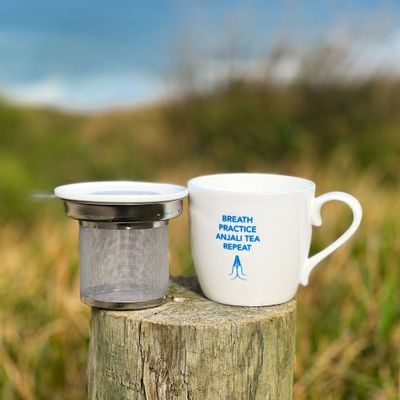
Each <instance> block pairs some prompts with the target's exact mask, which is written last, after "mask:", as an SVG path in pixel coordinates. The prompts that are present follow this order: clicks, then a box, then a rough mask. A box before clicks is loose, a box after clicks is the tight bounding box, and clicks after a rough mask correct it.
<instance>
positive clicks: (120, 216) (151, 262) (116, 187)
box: [55, 181, 187, 310]
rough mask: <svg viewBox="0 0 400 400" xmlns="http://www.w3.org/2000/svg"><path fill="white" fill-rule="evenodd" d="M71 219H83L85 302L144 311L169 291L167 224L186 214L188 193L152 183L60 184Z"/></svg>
mask: <svg viewBox="0 0 400 400" xmlns="http://www.w3.org/2000/svg"><path fill="white" fill-rule="evenodd" d="M55 195H56V196H57V197H59V198H61V199H63V200H64V203H65V209H66V213H67V215H68V216H69V217H71V218H74V219H77V220H79V225H80V226H79V243H80V290H81V299H82V301H83V302H84V303H85V304H88V305H90V306H93V307H99V308H107V309H125V310H127V309H140V308H147V307H154V306H157V305H159V304H162V303H163V302H164V300H165V298H166V295H167V290H168V277H169V273H168V220H169V219H171V218H175V217H177V216H179V215H180V214H181V212H182V205H183V198H185V197H186V196H187V189H186V188H184V187H181V186H176V185H169V184H161V183H148V182H126V181H117V182H87V183H75V184H71V185H65V186H59V187H57V188H56V189H55Z"/></svg>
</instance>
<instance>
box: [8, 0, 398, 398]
mask: <svg viewBox="0 0 400 400" xmlns="http://www.w3.org/2000/svg"><path fill="white" fill-rule="evenodd" d="M0 96H1V100H0V243H1V246H2V250H1V266H0V398H2V399H7V400H8V399H10V400H13V399H24V400H27V399H85V398H86V393H85V368H86V356H87V346H88V337H89V317H90V310H89V308H88V307H86V306H84V305H83V304H81V303H80V300H79V281H78V271H79V265H78V251H77V250H78V227H77V224H76V223H75V222H74V221H71V220H69V219H68V218H67V217H65V215H64V212H63V208H62V204H61V202H60V201H57V200H54V199H45V198H42V199H38V198H37V197H32V194H35V193H36V194H41V193H42V194H43V193H44V194H46V193H51V192H52V190H53V188H54V187H55V186H57V185H60V184H65V183H69V182H76V181H88V180H104V179H131V180H151V181H165V182H171V183H181V184H185V183H186V181H187V180H188V178H190V177H193V176H196V175H200V174H205V173H212V172H223V171H257V172H275V173H283V174H293V175H299V176H303V177H307V178H309V179H312V180H314V181H315V182H317V191H318V192H317V194H321V193H323V192H326V191H331V190H342V191H348V192H350V193H352V194H353V195H354V196H356V197H357V198H358V199H359V200H360V202H361V203H362V205H363V207H364V220H363V223H362V226H361V228H360V231H359V232H358V233H357V234H356V235H355V236H354V238H352V239H351V241H350V242H349V243H347V244H346V245H345V246H344V247H342V248H341V249H340V250H339V251H337V252H336V253H334V254H333V255H332V256H330V257H329V258H328V259H327V260H326V261H324V262H323V263H321V265H320V266H319V267H318V268H316V270H315V271H314V272H313V274H312V277H311V282H310V285H309V286H308V287H307V288H302V289H300V291H299V293H298V296H297V299H298V329H297V356H296V371H295V388H294V392H295V398H296V399H321V398H323V399H377V400H380V399H397V398H399V397H400V392H399V362H400V353H399V349H400V346H399V344H400V323H399V321H400V295H399V287H400V268H399V259H400V258H399V257H400V240H399V237H400V213H399V205H400V193H399V168H400V3H398V2H396V1H381V2H380V1H373V0H352V1H319V2H313V1H308V0H307V1H303V2H296V1H286V0H284V1H281V2H266V1H261V0H260V1H236V0H231V1H227V0H221V1H219V2H212V1H203V2H195V1H192V0H188V1H185V2H183V1H169V2H167V1H165V2H164V1H155V0H154V1H135V2H130V1H126V0H118V1H113V2H110V1H93V0H79V1H78V0H70V1H68V2H55V1H49V0H36V1H35V2H32V1H29V0H15V1H14V2H1V3H0ZM39 197H40V196H39ZM323 220H324V224H323V226H322V227H321V228H318V229H314V236H313V244H312V252H315V251H317V250H319V249H321V248H323V247H324V246H326V245H327V244H328V243H330V242H331V241H333V240H334V239H335V238H336V237H338V236H339V235H340V234H341V232H343V231H344V229H345V228H346V227H347V226H348V225H349V223H350V221H351V215H350V211H349V210H347V209H345V208H344V207H342V206H341V205H337V204H329V205H327V206H325V208H324V210H323ZM170 270H171V274H173V275H178V274H191V273H193V265H192V261H191V256H190V251H189V246H188V229H187V210H186V211H185V215H184V216H182V218H179V219H177V220H175V221H173V222H172V223H171V224H170Z"/></svg>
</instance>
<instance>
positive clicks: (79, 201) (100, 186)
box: [54, 181, 188, 222]
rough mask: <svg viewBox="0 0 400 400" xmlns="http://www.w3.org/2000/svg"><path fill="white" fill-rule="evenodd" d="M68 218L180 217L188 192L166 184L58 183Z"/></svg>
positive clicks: (57, 192)
mask: <svg viewBox="0 0 400 400" xmlns="http://www.w3.org/2000/svg"><path fill="white" fill-rule="evenodd" d="M54 194H55V195H56V196H57V197H59V198H60V199H62V200H64V202H65V210H66V213H67V215H68V216H69V217H71V218H74V219H78V220H82V221H99V222H141V221H165V220H168V219H172V218H175V217H177V216H179V215H180V214H181V212H182V201H183V199H184V198H185V197H186V196H187V194H188V191H187V189H186V188H185V187H183V186H178V185H171V184H165V183H150V182H134V181H104V182H84V183H74V184H70V185H64V186H58V187H57V188H55V190H54Z"/></svg>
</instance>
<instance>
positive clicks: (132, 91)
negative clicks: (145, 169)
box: [0, 0, 400, 110]
mask: <svg viewBox="0 0 400 400" xmlns="http://www.w3.org/2000/svg"><path fill="white" fill-rule="evenodd" d="M333 39H334V40H342V41H344V42H346V41H349V40H351V41H352V43H356V44H357V46H359V47H358V48H359V49H361V50H358V51H361V53H362V52H363V51H364V53H363V54H361V57H360V59H361V60H363V57H364V58H365V57H367V58H368V59H370V56H371V53H372V58H374V60H375V61H373V62H378V63H379V62H382V59H385V60H386V61H385V62H392V61H387V59H391V58H395V56H397V55H398V56H399V57H398V58H399V59H400V2H398V1H397V2H394V1H384V2H378V1H371V0H353V1H310V0H304V1H301V2H299V1H279V2H277V1H266V0H264V1H261V0H255V1H238V0H229V1H228V0H219V1H193V0H186V1H183V0H181V1H178V0H175V1H167V0H165V1H155V0H153V1H151V0H148V1H143V0H136V1H131V0H113V1H110V0H108V1H105V0H69V1H67V2H60V1H54V0H52V1H50V0H35V1H31V0H14V1H13V2H11V1H9V2H6V1H5V2H1V3H0V94H2V95H3V96H5V97H8V98H10V99H12V100H14V101H17V102H22V103H33V104H48V105H53V106H57V107H61V108H70V109H77V110H97V109H104V108H112V107H118V106H122V105H131V104H132V105H135V104H143V103H146V102H151V101H154V100H157V99H160V98H162V97H164V96H168V95H169V94H170V93H171V91H173V90H174V88H175V87H176V86H177V84H178V85H179V81H180V79H181V77H182V74H183V73H184V72H185V71H186V70H185V68H186V69H187V68H188V67H193V66H194V67H195V68H194V69H195V71H196V73H197V74H199V75H202V74H203V75H204V76H205V79H206V80H207V79H208V78H207V77H208V76H209V75H210V74H211V75H212V76H214V75H218V74H220V75H221V74H222V75H223V74H224V73H225V72H224V71H225V70H226V69H227V68H226V66H229V65H231V64H232V63H233V62H234V63H237V64H238V65H241V64H243V65H250V64H251V63H252V62H253V63H254V62H259V61H260V60H263V59H265V58H266V57H268V54H269V53H270V52H271V49H272V48H273V47H274V45H276V43H285V44H290V46H293V47H294V48H297V49H300V50H307V49H309V48H311V47H313V46H316V45H318V43H321V42H322V41H324V40H333ZM362 49H366V50H362ZM396 52H398V53H396ZM393 53H395V54H394V55H393ZM363 63H364V61H362V62H361V64H363Z"/></svg>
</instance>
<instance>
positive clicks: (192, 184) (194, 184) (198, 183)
mask: <svg viewBox="0 0 400 400" xmlns="http://www.w3.org/2000/svg"><path fill="white" fill-rule="evenodd" d="M249 176H253V177H255V176H258V177H260V178H263V179H265V178H273V179H281V180H285V181H286V182H287V181H291V183H293V185H294V186H295V183H297V185H299V184H300V186H299V187H297V188H293V189H283V190H254V191H253V190H235V189H227V188H223V187H222V188H221V187H220V188H217V187H212V186H207V185H205V184H203V185H202V182H204V181H205V182H207V181H209V180H210V179H216V178H228V177H242V178H245V177H249ZM205 182H204V183H205ZM187 185H188V188H189V191H190V189H193V188H195V189H199V190H203V191H209V192H214V193H231V194H241V195H249V194H250V195H277V194H289V193H300V192H304V191H308V190H310V189H314V190H315V183H314V182H313V181H311V180H310V179H306V178H301V177H298V176H292V175H284V174H270V173H262V172H228V173H217V174H209V175H201V176H196V177H194V178H191V179H190V180H189V181H188V183H187Z"/></svg>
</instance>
